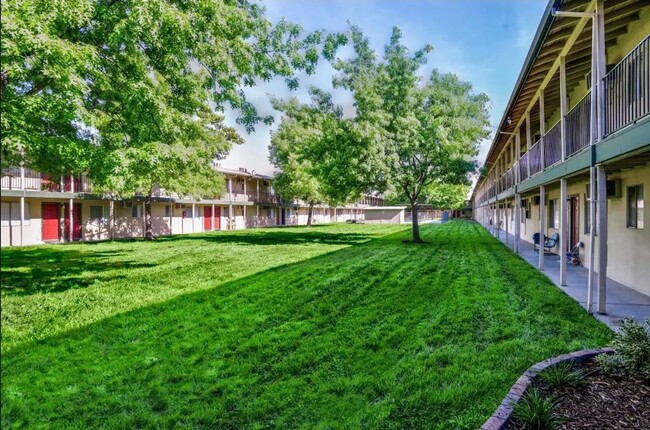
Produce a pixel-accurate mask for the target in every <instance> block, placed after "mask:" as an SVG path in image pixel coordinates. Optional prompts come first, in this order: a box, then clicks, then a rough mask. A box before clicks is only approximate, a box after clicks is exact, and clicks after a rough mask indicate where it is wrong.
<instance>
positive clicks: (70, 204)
mask: <svg viewBox="0 0 650 430" xmlns="http://www.w3.org/2000/svg"><path fill="white" fill-rule="evenodd" d="M70 192H71V193H74V178H73V177H72V175H70ZM68 219H69V220H70V231H69V232H68V240H69V241H70V242H72V241H73V240H74V203H73V199H70V201H69V202H68Z"/></svg>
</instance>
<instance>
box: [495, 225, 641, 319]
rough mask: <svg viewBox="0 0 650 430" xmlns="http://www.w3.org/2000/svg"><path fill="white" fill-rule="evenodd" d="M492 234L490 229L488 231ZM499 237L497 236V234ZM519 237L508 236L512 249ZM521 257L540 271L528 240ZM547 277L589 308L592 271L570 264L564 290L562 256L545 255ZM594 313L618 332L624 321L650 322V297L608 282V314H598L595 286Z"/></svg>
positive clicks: (502, 235)
mask: <svg viewBox="0 0 650 430" xmlns="http://www.w3.org/2000/svg"><path fill="white" fill-rule="evenodd" d="M488 230H489V229H488ZM495 234H496V233H495ZM499 236H500V240H501V242H503V243H504V244H505V242H506V239H505V238H506V233H505V231H503V230H502V231H501V232H500V234H499ZM514 241H515V237H514V235H513V234H508V244H507V245H506V246H508V247H509V248H510V249H513V246H514ZM519 255H520V256H521V257H522V258H523V259H524V260H526V261H527V262H528V263H529V264H530V265H531V266H533V267H535V268H537V267H539V254H538V253H537V252H535V251H534V250H533V244H532V243H530V242H526V241H525V240H521V239H520V241H519ZM543 272H544V274H545V275H546V276H547V277H548V278H549V279H550V280H551V281H552V282H553V283H554V284H555V285H556V286H557V287H558V288H560V289H561V290H562V291H564V292H565V293H567V294H568V295H569V296H570V297H571V298H573V299H574V300H575V301H577V302H578V303H580V305H582V307H583V308H585V309H586V308H587V280H588V278H589V270H588V269H586V268H584V267H582V266H573V265H571V264H567V277H566V281H567V282H566V283H567V285H566V286H560V256H558V255H557V254H551V253H546V254H544V270H543ZM592 297H593V300H592V309H593V310H594V316H595V317H596V318H597V319H599V320H600V321H602V322H604V323H605V324H607V325H608V326H609V327H610V328H611V329H612V330H618V328H619V326H620V321H621V319H623V318H629V317H632V318H634V319H635V320H637V321H638V322H643V321H645V320H647V319H649V318H650V297H648V296H646V295H645V294H641V293H639V292H638V291H635V290H633V289H631V288H629V287H626V286H625V285H623V284H620V283H618V282H616V281H614V280H612V279H609V278H607V302H606V304H607V306H606V309H607V313H606V314H598V313H597V312H596V301H595V300H596V286H595V285H594V291H593V295H592Z"/></svg>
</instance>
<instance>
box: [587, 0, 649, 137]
mask: <svg viewBox="0 0 650 430" xmlns="http://www.w3.org/2000/svg"><path fill="white" fill-rule="evenodd" d="M594 21H595V22H594V24H595V25H594V27H595V29H596V72H597V74H596V81H597V82H598V85H597V89H598V101H597V105H598V140H601V139H602V138H603V137H604V135H605V89H604V88H603V78H604V77H605V70H606V69H605V62H606V52H605V4H604V1H603V0H598V1H597V2H596V17H595V20H594ZM646 79H647V75H646ZM592 95H593V94H592Z"/></svg>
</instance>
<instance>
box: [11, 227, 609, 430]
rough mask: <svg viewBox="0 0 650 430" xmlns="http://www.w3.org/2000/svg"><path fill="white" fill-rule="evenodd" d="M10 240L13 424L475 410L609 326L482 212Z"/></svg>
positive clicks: (353, 420)
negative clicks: (449, 217)
mask: <svg viewBox="0 0 650 430" xmlns="http://www.w3.org/2000/svg"><path fill="white" fill-rule="evenodd" d="M408 237H409V231H408V230H404V228H402V227H399V226H371V225H327V226H319V227H314V228H311V229H307V228H287V229H265V230H250V231H241V232H232V233H225V232H219V233H212V234H202V235H192V236H181V237H172V238H168V239H162V240H158V241H156V242H155V243H145V242H141V241H130V242H119V243H118V242H115V243H101V244H76V245H66V246H43V247H37V248H24V249H3V250H2V270H3V273H2V274H3V282H2V299H3V300H2V337H3V342H2V343H3V352H4V353H3V355H2V424H3V427H43V428H111V429H112V428H125V429H126V428H247V429H258V428H320V429H329V428H439V429H450V428H462V429H470V428H472V429H473V428H477V427H479V426H480V425H481V424H482V422H483V421H484V420H485V419H487V417H488V416H489V415H490V414H491V413H492V412H493V411H494V410H495V409H496V407H497V406H498V404H499V403H500V402H501V400H502V399H503V396H504V395H505V393H506V392H507V391H508V390H509V388H510V385H511V384H512V383H514V381H515V380H516V379H517V377H518V376H519V375H520V374H521V372H523V371H524V370H525V369H526V368H527V367H529V366H530V365H532V364H534V363H536V362H538V361H541V360H543V359H545V358H547V357H549V356H552V355H557V354H561V353H565V352H568V351H572V350H576V349H581V348H587V347H598V346H602V345H604V344H606V343H607V342H608V340H609V339H610V338H611V332H610V331H609V330H608V329H607V328H606V327H605V326H603V325H602V324H600V323H598V322H597V321H596V320H595V319H593V318H592V317H591V316H589V315H588V314H586V313H585V312H584V311H583V310H582V308H580V306H579V305H578V304H576V303H574V302H573V301H572V300H571V299H570V298H568V297H567V296H566V295H564V294H563V293H562V292H561V291H560V290H558V289H557V288H555V287H554V286H553V285H552V284H551V283H550V282H549V281H548V279H546V278H545V277H544V276H543V275H541V274H539V273H538V272H537V271H536V270H534V269H533V268H531V267H530V266H529V265H528V264H527V263H526V262H525V261H523V260H522V259H520V258H519V257H517V256H515V255H514V254H512V253H511V252H510V251H509V250H507V248H505V247H504V246H503V245H502V244H501V243H500V242H498V241H497V240H496V239H494V238H493V237H491V236H490V235H489V233H487V232H486V231H485V230H484V229H483V228H481V227H480V226H479V225H478V224H475V223H471V222H461V221H456V222H450V223H447V224H443V225H427V226H423V227H422V237H423V239H425V240H427V241H428V243H426V244H422V245H413V244H404V243H402V240H403V239H406V238H408Z"/></svg>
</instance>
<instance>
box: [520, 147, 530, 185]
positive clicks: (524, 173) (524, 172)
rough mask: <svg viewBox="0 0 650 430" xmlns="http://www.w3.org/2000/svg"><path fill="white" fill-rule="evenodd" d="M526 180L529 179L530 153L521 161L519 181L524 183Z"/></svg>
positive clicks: (522, 157) (523, 156)
mask: <svg viewBox="0 0 650 430" xmlns="http://www.w3.org/2000/svg"><path fill="white" fill-rule="evenodd" d="M526 179H528V152H526V153H525V154H524V155H522V156H521V158H520V159H519V180H520V181H524V180H526Z"/></svg>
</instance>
